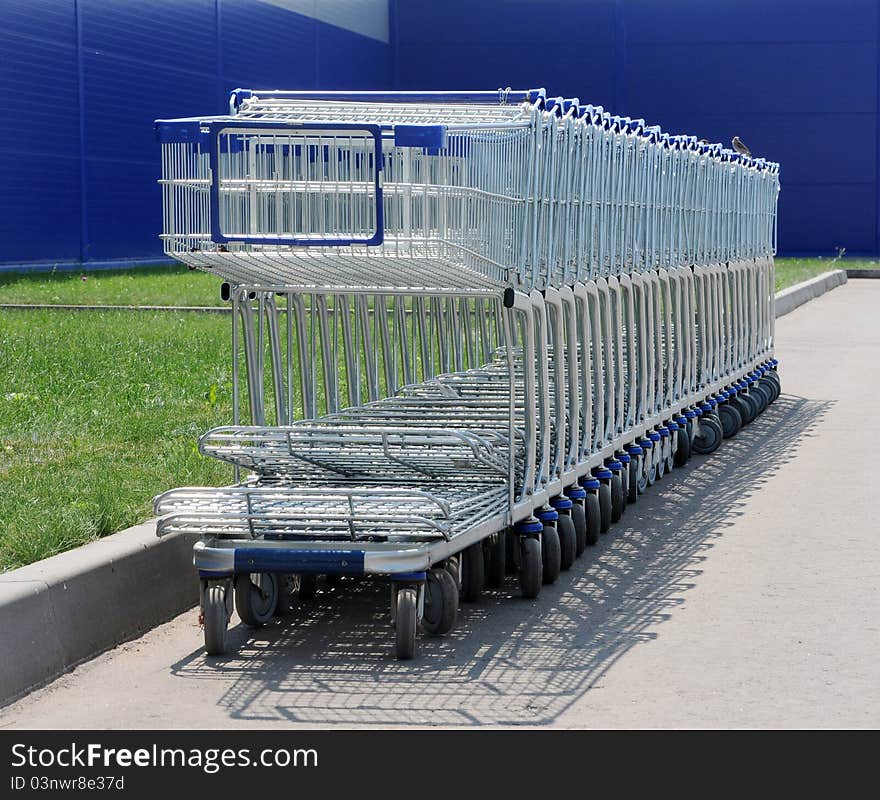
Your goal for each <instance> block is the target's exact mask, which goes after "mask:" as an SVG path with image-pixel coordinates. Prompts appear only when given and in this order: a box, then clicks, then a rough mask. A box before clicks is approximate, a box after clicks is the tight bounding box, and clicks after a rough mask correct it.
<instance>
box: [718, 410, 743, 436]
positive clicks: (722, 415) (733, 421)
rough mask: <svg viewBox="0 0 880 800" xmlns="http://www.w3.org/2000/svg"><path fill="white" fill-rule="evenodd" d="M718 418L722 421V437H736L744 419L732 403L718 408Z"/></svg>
mask: <svg viewBox="0 0 880 800" xmlns="http://www.w3.org/2000/svg"><path fill="white" fill-rule="evenodd" d="M718 418H719V419H720V420H721V435H722V436H723V437H724V438H725V439H729V438H730V437H731V436H736V435H737V433H739V429H740V428H741V427H742V417H741V416H740V415H739V411H738V410H737V408H736V407H735V406H734V405H733V404H731V403H725V404H724V405H723V406H719V407H718Z"/></svg>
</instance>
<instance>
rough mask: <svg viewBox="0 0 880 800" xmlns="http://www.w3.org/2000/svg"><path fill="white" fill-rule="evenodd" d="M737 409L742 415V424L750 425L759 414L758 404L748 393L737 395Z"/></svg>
mask: <svg viewBox="0 0 880 800" xmlns="http://www.w3.org/2000/svg"><path fill="white" fill-rule="evenodd" d="M736 410H737V411H739V415H740V416H741V417H742V424H743V425H748V424H749V423H750V422H751V421H752V420H753V419H754V418H755V417H756V416H757V414H758V406H757V405H756V404H755V401H754V400H753V399H752V398H751V397H749V396H748V395H747V394H740V395H737V396H736Z"/></svg>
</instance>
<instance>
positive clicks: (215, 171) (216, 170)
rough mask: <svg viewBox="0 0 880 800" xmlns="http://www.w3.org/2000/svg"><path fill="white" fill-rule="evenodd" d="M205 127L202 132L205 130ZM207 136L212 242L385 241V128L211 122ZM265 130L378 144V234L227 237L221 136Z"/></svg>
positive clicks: (323, 243)
mask: <svg viewBox="0 0 880 800" xmlns="http://www.w3.org/2000/svg"><path fill="white" fill-rule="evenodd" d="M204 127H205V126H204V124H203V126H202V130H204ZM207 127H208V137H209V141H210V163H211V192H210V201H209V202H210V214H211V241H212V242H214V243H215V244H228V243H229V242H240V243H242V244H278V245H293V246H296V247H347V246H348V245H352V244H366V245H372V246H376V245H380V244H382V243H383V242H384V241H385V212H384V206H383V202H382V177H381V174H382V129H381V128H380V127H379V126H378V125H362V124H359V123H340V122H337V123H332V124H327V125H325V124H322V123H312V122H303V123H300V122H272V121H264V120H252V121H245V120H242V121H241V122H238V121H212V122H208V123H207ZM254 129H257V130H260V131H263V130H265V131H266V132H267V133H269V132H272V131H279V130H283V131H308V130H319V131H327V132H333V131H345V132H347V133H351V132H352V131H359V132H362V133H368V134H369V135H370V136H371V137H372V138H373V142H374V143H375V162H376V176H375V178H374V187H375V192H376V232H375V233H374V234H373V235H372V236H371V237H369V238H366V239H364V238H360V239H355V238H342V239H300V238H298V237H295V236H291V237H281V236H269V235H262V236H260V235H252V234H232V235H227V234H224V233H223V231H222V230H221V229H220V134H221V133H223V132H225V131H229V130H254Z"/></svg>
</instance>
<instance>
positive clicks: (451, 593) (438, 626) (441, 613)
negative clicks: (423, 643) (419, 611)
mask: <svg viewBox="0 0 880 800" xmlns="http://www.w3.org/2000/svg"><path fill="white" fill-rule="evenodd" d="M457 616H458V586H457V585H456V583H455V579H454V578H453V577H452V575H450V574H449V572H447V571H446V570H445V569H439V568H435V569H432V570H431V571H430V572H429V573H428V578H427V580H426V581H425V612H424V614H423V616H422V630H424V631H425V633H429V634H431V636H442V635H443V634H444V633H449V631H451V630H452V628H453V627H454V626H455V618H456V617H457Z"/></svg>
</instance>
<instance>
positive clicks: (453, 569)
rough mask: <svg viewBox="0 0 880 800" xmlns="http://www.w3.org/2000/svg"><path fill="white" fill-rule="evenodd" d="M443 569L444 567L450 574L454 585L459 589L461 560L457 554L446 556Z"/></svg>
mask: <svg viewBox="0 0 880 800" xmlns="http://www.w3.org/2000/svg"><path fill="white" fill-rule="evenodd" d="M443 569H445V570H446V571H447V572H448V573H449V574H450V575H451V576H452V580H454V581H455V585H456V586H457V587H458V588H459V590H460V589H461V561H460V560H459V558H458V556H451V557H449V558H447V559H446V560H445V561H444V562H443Z"/></svg>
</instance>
